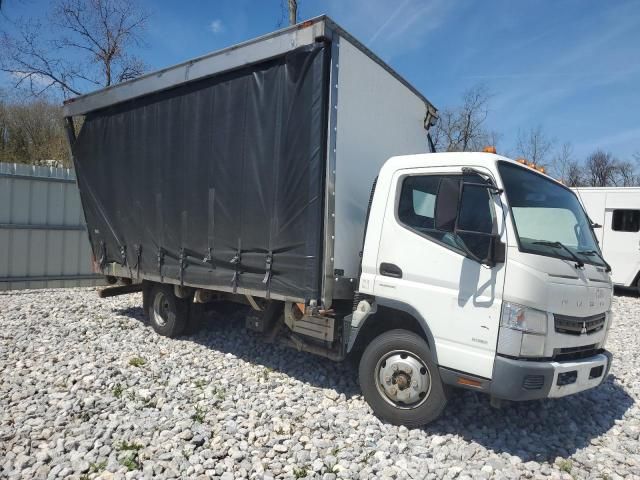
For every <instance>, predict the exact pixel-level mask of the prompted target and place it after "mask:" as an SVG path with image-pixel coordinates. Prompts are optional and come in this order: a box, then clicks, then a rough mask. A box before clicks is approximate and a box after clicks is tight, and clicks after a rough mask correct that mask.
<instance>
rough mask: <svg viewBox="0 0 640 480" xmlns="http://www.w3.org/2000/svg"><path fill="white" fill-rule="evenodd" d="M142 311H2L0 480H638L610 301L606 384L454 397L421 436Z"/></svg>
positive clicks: (74, 303)
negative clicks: (150, 321)
mask: <svg viewBox="0 0 640 480" xmlns="http://www.w3.org/2000/svg"><path fill="white" fill-rule="evenodd" d="M140 304H141V296H140V295H131V296H124V297H115V298H111V299H105V300H99V299H98V298H97V296H96V293H95V291H93V290H91V289H83V290H48V291H36V292H14V293H11V292H10V293H8V294H1V295H0V325H2V328H1V329H0V477H7V478H138V477H145V478H150V477H162V478H177V477H180V478H185V477H190V478H197V477H201V478H222V479H225V480H227V479H233V478H304V477H307V478H322V479H333V478H360V479H368V478H375V477H377V478H399V479H404V478H412V479H423V478H442V477H445V478H547V477H551V478H566V479H571V478H603V479H606V478H640V441H639V435H640V409H639V407H638V401H639V399H640V382H639V381H638V378H639V377H640V352H639V349H638V347H639V346H640V333H639V332H640V329H639V328H638V323H639V322H640V299H639V298H634V297H616V299H615V302H614V309H615V314H616V319H615V323H614V326H613V330H612V332H611V334H610V338H609V343H608V346H609V348H610V350H612V351H613V353H614V355H615V361H614V365H613V369H612V371H611V375H610V376H609V378H608V379H607V380H606V382H605V384H604V385H602V386H600V387H599V388H597V389H594V390H591V391H588V392H584V393H582V394H578V395H575V396H573V397H568V398H565V399H560V400H555V401H535V402H527V403H521V404H510V405H508V406H506V407H503V408H502V409H500V410H494V409H492V408H491V407H490V406H489V401H488V398H487V397H485V396H481V395H477V394H475V393H472V392H460V393H457V394H456V395H455V396H454V398H453V399H452V400H451V402H450V403H449V405H448V407H447V409H446V410H445V412H444V415H443V417H442V418H441V419H440V420H438V421H437V422H435V423H434V424H432V425H430V426H428V427H426V428H424V429H414V430H408V429H406V428H404V427H395V426H392V425H388V424H385V423H382V422H380V421H379V420H378V419H377V418H376V417H375V416H373V415H372V413H371V410H370V409H369V407H368V406H367V404H366V403H365V402H364V400H363V399H362V397H361V395H360V392H359V389H358V385H357V382H356V368H355V366H354V365H352V364H350V363H348V362H347V363H342V364H336V363H333V362H331V361H329V360H324V359H321V358H317V357H314V356H312V355H310V354H303V353H297V352H295V351H292V350H287V349H284V348H281V347H279V346H275V345H267V344H263V343H262V342H261V341H260V340H259V339H258V338H257V337H255V336H254V335H252V334H250V333H246V332H245V330H244V328H243V326H242V324H241V322H232V321H229V320H228V319H221V318H218V319H212V320H211V321H209V322H208V323H207V326H206V328H205V329H204V330H203V331H201V332H200V333H199V334H197V335H193V336H189V337H183V338H181V339H178V340H171V339H167V338H163V337H159V336H157V335H155V333H154V332H153V331H152V329H151V328H150V327H149V326H148V325H146V324H144V322H143V321H142V309H141V307H140Z"/></svg>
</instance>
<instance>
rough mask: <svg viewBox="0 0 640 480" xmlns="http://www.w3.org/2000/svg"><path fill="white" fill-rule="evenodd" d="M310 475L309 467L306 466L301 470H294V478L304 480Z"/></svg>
mask: <svg viewBox="0 0 640 480" xmlns="http://www.w3.org/2000/svg"><path fill="white" fill-rule="evenodd" d="M308 474H309V467H308V466H304V467H300V468H296V467H294V468H293V476H294V477H296V478H304V477H306V476H307V475H308Z"/></svg>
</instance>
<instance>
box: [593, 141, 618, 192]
mask: <svg viewBox="0 0 640 480" xmlns="http://www.w3.org/2000/svg"><path fill="white" fill-rule="evenodd" d="M617 170H618V165H617V162H616V159H615V158H613V155H611V153H609V152H604V151H602V150H596V151H595V152H593V153H592V154H591V155H589V156H588V157H587V163H586V176H587V182H588V183H589V185H590V186H592V187H609V186H612V185H615V184H616V174H617Z"/></svg>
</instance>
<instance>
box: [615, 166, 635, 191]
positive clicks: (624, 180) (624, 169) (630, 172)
mask: <svg viewBox="0 0 640 480" xmlns="http://www.w3.org/2000/svg"><path fill="white" fill-rule="evenodd" d="M617 167H618V168H617V171H616V181H615V184H616V185H619V186H621V187H634V186H636V185H638V184H640V175H638V173H636V165H634V164H633V163H632V162H628V161H627V162H618V165H617Z"/></svg>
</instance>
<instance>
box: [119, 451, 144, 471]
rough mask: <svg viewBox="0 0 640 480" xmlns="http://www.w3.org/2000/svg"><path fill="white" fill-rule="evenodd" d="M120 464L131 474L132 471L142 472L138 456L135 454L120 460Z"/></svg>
mask: <svg viewBox="0 0 640 480" xmlns="http://www.w3.org/2000/svg"><path fill="white" fill-rule="evenodd" d="M120 464H121V465H122V466H124V467H126V468H127V470H129V471H130V472H131V471H132V470H140V462H139V461H138V454H137V453H133V454H131V455H127V456H126V457H124V458H123V459H122V460H120Z"/></svg>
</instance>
